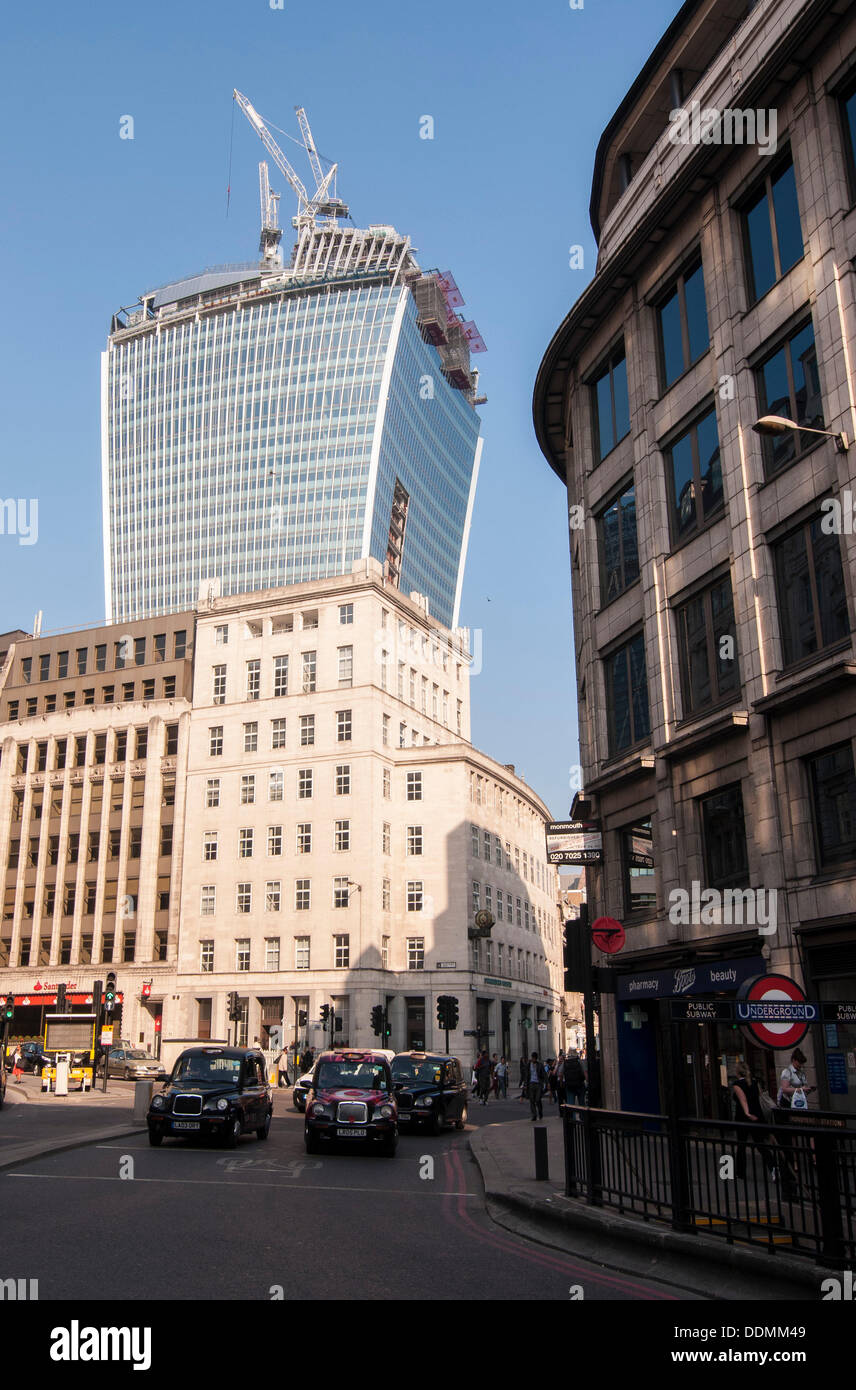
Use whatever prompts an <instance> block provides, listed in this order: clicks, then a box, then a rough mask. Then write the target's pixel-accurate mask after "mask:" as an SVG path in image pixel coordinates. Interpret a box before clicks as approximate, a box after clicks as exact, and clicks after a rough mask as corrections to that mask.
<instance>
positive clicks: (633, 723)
mask: <svg viewBox="0 0 856 1390" xmlns="http://www.w3.org/2000/svg"><path fill="white" fill-rule="evenodd" d="M605 665H606V694H607V708H608V713H609V742H610V753H612V754H616V753H622V752H624V750H625V749H627V748H632V746H633V745H634V744H635V743H641V742H642V740H643V739H646V738H648V737H649V735H650V732H651V726H650V722H649V716H648V679H647V675H646V671H645V642H644V637H643V634H642V633H641V632H640V633H637V635H636V636H635V637H632V638H631V639H630V641H629V642H626V643H625V645H624V646H623V647H619V648H618V650H617V651H615V652H613V653H612V654H611V656H609V657H607V658H606V661H605Z"/></svg>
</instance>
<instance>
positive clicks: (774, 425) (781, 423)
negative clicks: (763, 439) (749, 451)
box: [752, 415, 850, 454]
mask: <svg viewBox="0 0 856 1390" xmlns="http://www.w3.org/2000/svg"><path fill="white" fill-rule="evenodd" d="M752 428H753V430H754V431H755V433H756V434H787V432H788V430H796V432H797V433H798V434H820V435H823V436H824V437H825V438H826V439H834V440H835V448H836V450H837V452H838V453H839V454H846V453H847V450H848V449H849V448H850V441H849V439H848V438H847V435H846V434H845V433H844V431H843V430H840V431H839V432H838V433H837V434H836V433H834V431H832V430H814V429H810V428H809V427H808V426H807V425H798V424H797V422H796V420H788V419H787V417H786V416H784V415H762V416H761V418H760V420H756V421H755V423H754V425H753V426H752Z"/></svg>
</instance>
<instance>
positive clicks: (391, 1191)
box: [6, 1173, 476, 1198]
mask: <svg viewBox="0 0 856 1390" xmlns="http://www.w3.org/2000/svg"><path fill="white" fill-rule="evenodd" d="M6 1177H7V1178H39V1179H40V1180H42V1181H53V1182H120V1183H122V1185H123V1186H124V1187H129V1186H132V1183H131V1182H129V1181H128V1180H127V1179H125V1178H120V1177H113V1176H112V1175H111V1174H101V1173H7V1174H6ZM133 1182H135V1183H142V1182H148V1183H164V1184H170V1183H172V1184H176V1183H178V1184H179V1186H182V1187H242V1186H244V1184H242V1183H239V1182H221V1181H220V1180H219V1179H217V1178H134V1179H133ZM253 1186H254V1187H277V1188H279V1189H280V1191H281V1192H288V1191H289V1189H290V1190H291V1191H292V1192H295V1191H297V1187H296V1186H295V1184H294V1183H293V1182H287V1183H282V1182H257V1183H253ZM306 1187H309V1188H310V1189H311V1191H312V1192H363V1193H366V1192H367V1193H371V1194H372V1195H374V1196H376V1197H389V1196H392V1197H413V1196H414V1195H415V1194H416V1193H418V1194H419V1195H420V1196H423V1195H424V1196H426V1197H471V1198H475V1196H476V1194H475V1193H474V1192H464V1193H461V1192H434V1191H432V1190H431V1189H430V1188H429V1189H426V1187H425V1186H424V1184H423V1185H421V1186H420V1187H413V1188H410V1187H332V1186H330V1185H327V1184H321V1183H312V1184H304V1188H306ZM300 1190H301V1191H303V1190H304V1189H303V1188H301V1189H300ZM304 1195H305V1194H304Z"/></svg>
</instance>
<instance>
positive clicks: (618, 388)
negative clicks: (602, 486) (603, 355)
mask: <svg viewBox="0 0 856 1390" xmlns="http://www.w3.org/2000/svg"><path fill="white" fill-rule="evenodd" d="M591 391H592V403H593V407H594V437H595V451H596V456H597V458H598V459H599V460H600V459H605V458H606V456H607V454H608V453H610V452H611V451H612V450H613V449H614V448H615V446H616V444H617V443H618V442H619V440H621V439H623V438H624V436H625V435H626V434H628V433H629V432H630V399H629V396H628V394H627V362H626V359H625V356H624V349H623V348H622V349H621V350H620V351H619V352H617V353H616V354H615V355H614V356H613V357H611V358H610V360H609V362H608V363H607V365H606V367H605V368H604V370H603V371H602V372H601V373H600V375H599V376H597V377H595V379H594V381H593V383H592V388H591Z"/></svg>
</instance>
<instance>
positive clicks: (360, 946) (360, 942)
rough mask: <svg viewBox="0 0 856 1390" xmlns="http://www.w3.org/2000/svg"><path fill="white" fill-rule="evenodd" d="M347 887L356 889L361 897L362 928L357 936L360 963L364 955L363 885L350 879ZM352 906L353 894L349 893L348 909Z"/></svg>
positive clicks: (360, 927)
mask: <svg viewBox="0 0 856 1390" xmlns="http://www.w3.org/2000/svg"><path fill="white" fill-rule="evenodd" d="M347 886H348V888H349V889H351V888H356V890H357V892H358V893H359V895H360V926H359V932H358V935H357V960H358V961H360V960H362V955H363V885H362V884H361V883H355V882H354V880H353V879H352V878H349V879H348V883H347ZM350 906H351V894H350V892H349V893H348V907H350Z"/></svg>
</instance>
